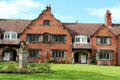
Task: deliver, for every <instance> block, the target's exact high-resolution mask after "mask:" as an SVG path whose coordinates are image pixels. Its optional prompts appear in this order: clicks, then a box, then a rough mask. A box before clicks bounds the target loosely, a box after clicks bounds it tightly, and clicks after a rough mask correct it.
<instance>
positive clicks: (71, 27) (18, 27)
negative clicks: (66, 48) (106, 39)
mask: <svg viewBox="0 0 120 80" xmlns="http://www.w3.org/2000/svg"><path fill="white" fill-rule="evenodd" d="M31 21H32V20H20V19H0V32H4V31H16V32H18V33H22V32H23V31H24V29H25V28H26V27H27V26H29V24H30V23H31ZM62 24H63V25H64V27H65V28H66V29H67V30H68V31H69V33H70V34H71V35H72V36H76V35H86V36H88V37H90V36H91V35H92V34H93V33H95V32H96V31H97V30H98V29H99V28H100V27H101V26H102V25H103V24H96V23H62ZM109 29H110V30H111V31H112V32H113V33H114V34H115V35H118V34H119V33H120V24H113V25H112V28H109Z"/></svg>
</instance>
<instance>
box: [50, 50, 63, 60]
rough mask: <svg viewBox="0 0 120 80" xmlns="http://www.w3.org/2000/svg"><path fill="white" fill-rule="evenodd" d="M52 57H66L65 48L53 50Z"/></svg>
mask: <svg viewBox="0 0 120 80" xmlns="http://www.w3.org/2000/svg"><path fill="white" fill-rule="evenodd" d="M51 57H53V58H64V57H65V50H52V51H51Z"/></svg>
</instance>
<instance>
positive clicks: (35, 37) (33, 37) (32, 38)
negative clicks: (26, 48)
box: [27, 34, 40, 42]
mask: <svg viewBox="0 0 120 80" xmlns="http://www.w3.org/2000/svg"><path fill="white" fill-rule="evenodd" d="M27 41H28V42H40V35H39V34H28V35H27Z"/></svg>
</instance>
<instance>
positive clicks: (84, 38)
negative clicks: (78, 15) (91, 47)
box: [75, 35, 88, 43]
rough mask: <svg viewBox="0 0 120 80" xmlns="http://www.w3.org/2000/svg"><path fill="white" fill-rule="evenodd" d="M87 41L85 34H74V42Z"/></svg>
mask: <svg viewBox="0 0 120 80" xmlns="http://www.w3.org/2000/svg"><path fill="white" fill-rule="evenodd" d="M87 42H88V38H87V36H84V35H78V36H75V43H87Z"/></svg>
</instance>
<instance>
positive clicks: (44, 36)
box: [43, 33, 50, 42]
mask: <svg viewBox="0 0 120 80" xmlns="http://www.w3.org/2000/svg"><path fill="white" fill-rule="evenodd" d="M49 41H50V34H48V33H44V34H43V42H49Z"/></svg>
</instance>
